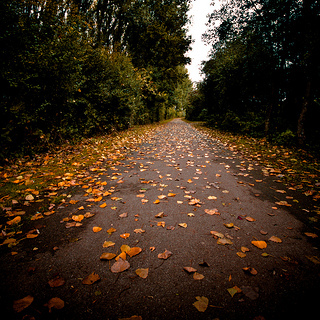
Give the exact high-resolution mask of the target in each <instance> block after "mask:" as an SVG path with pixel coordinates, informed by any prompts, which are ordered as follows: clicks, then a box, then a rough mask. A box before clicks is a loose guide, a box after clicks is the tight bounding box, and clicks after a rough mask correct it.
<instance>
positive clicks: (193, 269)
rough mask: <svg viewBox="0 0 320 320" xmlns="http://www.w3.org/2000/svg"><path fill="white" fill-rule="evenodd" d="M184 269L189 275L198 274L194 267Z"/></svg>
mask: <svg viewBox="0 0 320 320" xmlns="http://www.w3.org/2000/svg"><path fill="white" fill-rule="evenodd" d="M183 269H184V270H185V271H187V272H189V273H193V272H197V269H195V268H192V267H183Z"/></svg>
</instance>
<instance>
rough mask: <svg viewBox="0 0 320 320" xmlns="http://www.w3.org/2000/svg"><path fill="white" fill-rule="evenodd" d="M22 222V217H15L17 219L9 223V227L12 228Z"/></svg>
mask: <svg viewBox="0 0 320 320" xmlns="http://www.w3.org/2000/svg"><path fill="white" fill-rule="evenodd" d="M20 221H21V217H20V216H17V217H15V218H13V219H12V220H9V221H7V224H8V225H9V226H12V225H14V224H17V223H19V222H20Z"/></svg>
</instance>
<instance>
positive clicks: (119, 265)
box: [111, 258, 130, 273]
mask: <svg viewBox="0 0 320 320" xmlns="http://www.w3.org/2000/svg"><path fill="white" fill-rule="evenodd" d="M129 268H130V263H129V262H128V261H127V260H123V259H121V258H119V260H118V261H117V262H115V263H114V265H113V266H112V267H111V272H113V273H119V272H123V271H125V270H127V269H129Z"/></svg>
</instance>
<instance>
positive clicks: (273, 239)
mask: <svg viewBox="0 0 320 320" xmlns="http://www.w3.org/2000/svg"><path fill="white" fill-rule="evenodd" d="M269 240H270V241H273V242H277V243H281V242H282V240H281V239H280V238H278V237H275V236H272V237H271V238H270V239H269Z"/></svg>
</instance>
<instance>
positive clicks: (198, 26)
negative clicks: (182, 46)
mask: <svg viewBox="0 0 320 320" xmlns="http://www.w3.org/2000/svg"><path fill="white" fill-rule="evenodd" d="M211 2H212V0H194V1H193V2H192V7H191V10H190V12H189V17H190V16H191V25H190V26H189V34H190V35H191V36H192V39H194V40H195V42H194V43H193V44H192V50H191V51H189V52H188V53H187V55H188V57H190V58H191V59H192V60H191V65H188V66H187V69H188V72H189V75H190V79H191V80H192V81H193V82H198V81H201V80H202V76H201V75H200V69H201V62H202V61H204V60H208V53H209V50H210V46H206V45H205V44H204V42H202V41H201V36H202V34H203V33H204V32H205V31H206V29H207V27H206V23H207V21H208V18H207V17H206V16H207V14H209V13H211V12H212V11H213V10H214V7H213V6H210V4H211ZM215 2H216V3H218V4H219V1H215Z"/></svg>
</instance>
